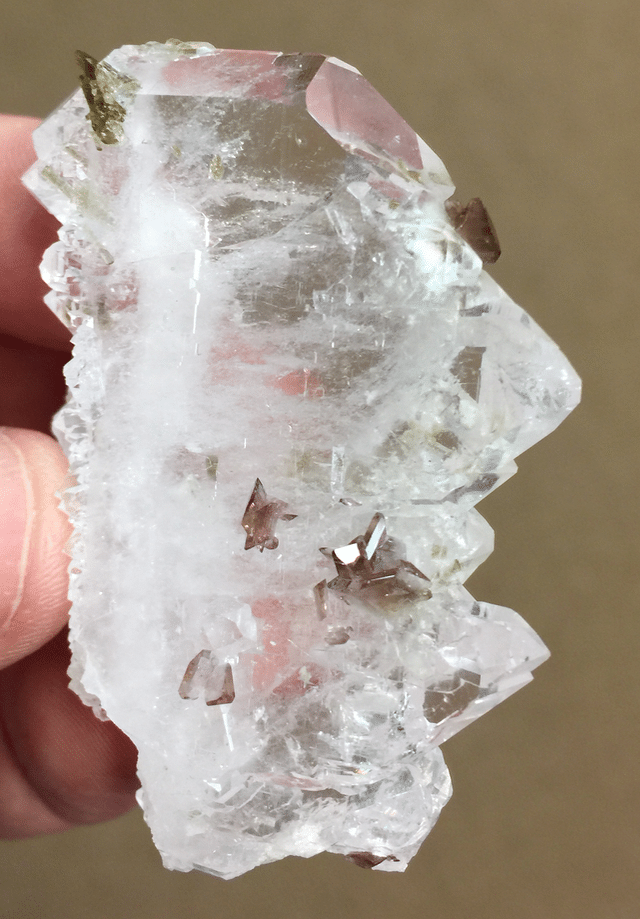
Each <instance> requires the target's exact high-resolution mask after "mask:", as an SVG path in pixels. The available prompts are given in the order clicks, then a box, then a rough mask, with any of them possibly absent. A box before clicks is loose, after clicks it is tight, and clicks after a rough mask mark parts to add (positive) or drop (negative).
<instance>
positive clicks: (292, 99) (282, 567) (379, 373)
mask: <svg viewBox="0 0 640 919" xmlns="http://www.w3.org/2000/svg"><path fill="white" fill-rule="evenodd" d="M80 63H81V66H82V91H78V92H77V93H76V94H75V95H74V96H72V97H71V98H70V99H69V100H68V101H67V102H65V103H64V104H63V105H62V106H61V107H60V108H59V109H58V110H57V111H56V112H54V114H53V115H52V116H51V117H50V118H49V119H48V120H47V121H45V122H44V124H43V125H42V126H41V127H40V128H39V129H38V130H37V131H36V134H35V144H36V149H37V152H38V156H39V161H38V163H37V164H36V166H34V168H33V169H32V170H31V172H30V173H29V174H28V175H27V177H26V180H25V181H26V183H27V185H28V186H29V187H30V188H31V189H32V190H33V191H34V193H35V194H36V195H37V196H38V197H39V198H40V200H41V201H42V202H43V203H44V204H45V205H46V206H47V207H48V208H49V209H50V210H51V211H52V212H53V213H54V214H55V215H56V216H57V217H58V219H59V220H60V221H61V222H62V228H61V230H60V234H59V236H60V239H59V242H57V243H56V244H55V245H54V246H52V247H51V248H50V249H49V250H48V251H47V253H46V255H45V258H44V262H43V275H44V277H45V279H46V280H47V282H48V284H49V286H50V287H51V292H50V293H49V294H48V296H47V302H48V303H49V305H50V306H51V308H52V309H54V310H55V312H56V314H57V315H58V316H59V317H60V318H61V319H62V320H63V321H64V322H66V323H67V324H68V325H69V327H70V328H71V329H72V330H73V340H74V356H73V359H72V361H71V362H70V363H69V364H68V365H67V381H68V385H69V399H68V402H67V405H66V406H65V407H64V408H63V409H62V411H61V412H60V414H59V415H58V417H57V420H56V423H55V430H56V433H57V436H58V438H59V439H60V441H61V443H62V444H63V446H64V448H65V450H66V452H67V454H68V456H69V459H70V462H71V468H72V472H73V474H74V480H73V483H72V484H70V486H69V488H68V490H67V492H66V495H65V499H64V500H65V506H66V508H67V510H68V512H69V514H70V516H71V518H72V520H73V522H74V524H75V537H74V539H73V542H72V545H71V547H70V551H71V553H72V556H73V560H72V564H71V568H70V572H71V574H70V577H71V586H70V592H71V593H70V596H71V599H72V601H73V608H72V614H71V643H72V646H73V652H74V653H73V663H72V667H71V671H70V673H71V676H72V685H73V687H74V688H75V689H76V691H77V692H78V693H79V694H80V695H81V697H82V698H83V699H84V700H85V701H86V702H87V703H88V704H91V705H93V706H94V709H95V710H96V712H97V713H98V714H99V715H100V716H101V717H104V713H105V712H106V715H107V716H108V717H109V718H110V719H112V720H113V721H114V722H115V723H116V724H117V725H119V727H120V728H122V730H123V731H125V732H126V733H127V734H128V735H129V736H130V737H131V738H132V739H133V741H134V742H135V743H136V745H137V746H138V749H139V763H138V768H139V774H140V779H141V782H142V789H141V792H140V795H139V800H140V803H141V805H142V806H143V808H144V810H145V816H146V819H147V821H148V823H149V825H150V827H151V829H152V832H153V836H154V839H155V842H156V844H157V846H158V848H159V849H160V851H161V853H162V856H163V859H164V862H165V864H166V865H167V866H168V867H171V868H177V869H180V870H189V869H190V868H193V867H196V868H200V869H202V870H204V871H208V872H210V873H212V874H216V875H218V876H220V877H227V878H228V877H234V876H236V875H239V874H241V873H243V872H244V871H247V870H248V869H250V868H252V867H253V866H255V865H258V864H261V863H265V862H268V861H273V860H275V859H279V858H282V857H284V856H286V855H291V854H295V855H302V856H310V855H313V854H315V853H317V852H321V851H323V850H328V851H330V852H336V853H341V854H342V855H344V856H345V857H346V858H348V859H349V860H351V861H352V862H354V863H355V864H357V865H360V866H361V867H366V868H375V869H377V870H384V871H398V870H403V869H404V868H405V867H406V865H407V862H408V860H409V859H410V858H411V857H412V856H413V855H414V853H415V852H416V851H417V849H418V847H419V846H420V843H421V842H422V840H423V839H424V838H425V836H426V835H427V833H428V832H429V830H430V829H431V827H432V826H433V824H434V823H435V821H436V819H437V817H438V814H439V813H440V810H441V808H442V807H443V805H444V804H445V803H446V801H447V799H448V797H449V795H450V792H451V788H450V781H449V776H448V772H447V769H446V767H445V765H444V761H443V758H442V754H441V752H440V744H441V743H442V742H443V741H444V740H446V739H447V738H448V737H450V736H451V735H452V734H454V733H455V732H456V731H458V730H460V729H461V728H462V727H464V726H465V725H466V724H468V723H470V722H471V721H473V720H475V719H476V718H477V717H478V716H479V715H481V714H483V713H484V712H485V711H488V710H489V709H491V708H492V707H493V706H495V705H496V704H497V703H499V702H500V701H502V700H503V699H505V698H506V697H507V696H508V695H510V694H511V693H513V692H514V691H515V690H516V689H518V688H520V687H521V686H523V685H524V684H525V683H527V682H528V681H529V679H530V678H531V671H532V670H533V669H534V668H535V667H536V666H537V665H538V664H539V663H541V661H543V660H544V659H545V658H546V656H547V650H546V648H545V647H544V645H543V643H542V642H541V641H540V639H539V638H538V637H537V636H536V635H535V634H534V632H533V631H532V630H531V629H530V628H529V627H528V626H527V624H526V623H525V622H524V621H523V620H522V619H521V618H520V617H519V616H518V615H517V614H516V613H514V612H512V611H511V610H508V609H505V608H501V607H496V606H492V605H490V604H484V603H477V602H476V601H475V600H474V599H473V598H472V597H471V596H470V595H469V593H468V592H467V591H466V590H465V588H464V586H463V584H464V581H465V579H466V578H467V577H468V576H469V574H470V573H471V572H472V571H473V570H474V569H475V568H476V567H477V565H479V564H480V563H481V562H482V561H483V560H484V559H485V558H486V557H487V555H488V554H489V553H490V552H491V549H492V531H491V529H490V527H489V526H488V525H487V524H486V523H485V521H484V520H483V519H482V518H481V517H480V516H479V514H478V513H477V511H476V510H475V509H474V505H475V504H476V503H477V502H478V501H479V500H480V499H481V498H483V497H484V496H485V495H486V494H487V493H488V492H490V491H492V490H493V489H494V488H496V487H497V486H499V485H500V484H501V483H502V482H504V481H505V479H507V478H508V477H509V476H510V475H512V474H513V472H514V471H515V464H514V458H515V457H516V456H517V455H518V454H519V453H521V452H522V451H523V450H525V449H527V447H529V446H531V445H532V444H533V443H535V442H536V441H537V440H539V439H540V438H541V437H543V436H544V435H546V434H547V433H549V432H550V431H551V430H553V428H555V426H556V425H557V424H558V423H559V422H560V421H561V420H562V419H563V418H564V417H565V416H566V415H567V414H568V412H569V411H570V410H571V409H572V408H573V407H574V406H575V405H576V403H577V401H578V399H579V381H578V379H577V377H576V375H575V373H574V372H573V370H572V369H571V367H570V366H569V364H568V362H567V361H566V359H565V358H564V357H563V356H562V354H561V353H560V352H559V351H558V349H557V348H556V346H555V345H554V344H553V343H552V342H551V341H550V340H549V338H547V336H546V335H545V334H544V333H543V332H542V331H541V330H540V328H539V327H538V326H537V325H536V324H535V322H534V321H533V320H532V319H531V318H530V317H529V316H527V314H526V313H524V312H523V311H522V310H521V309H520V308H519V307H518V306H516V305H515V303H513V301H512V300H510V299H509V297H508V296H507V295H506V294H505V293H504V292H503V291H502V290H501V289H500V288H499V287H498V286H497V285H496V284H495V283H494V282H493V281H492V280H491V279H490V278H489V277H488V276H487V275H486V274H485V273H484V271H483V268H482V260H483V259H484V260H485V261H489V262H490V261H495V258H496V257H497V254H499V247H498V243H497V238H496V236H495V231H494V230H493V228H492V225H491V221H490V220H489V218H488V215H487V213H486V210H485V208H484V207H483V205H482V204H481V202H479V201H478V200H477V199H474V201H472V202H470V204H469V205H467V206H466V207H462V205H459V204H456V203H455V202H453V201H452V200H451V195H452V192H453V187H452V184H451V181H450V179H449V176H448V175H447V172H446V170H445V168H444V166H443V165H442V163H441V162H440V160H439V159H438V157H437V156H436V155H435V154H434V153H433V152H432V151H431V150H430V149H429V148H428V147H427V146H426V144H425V143H424V142H423V141H422V140H421V139H420V138H419V137H417V135H416V134H415V133H414V132H413V131H412V130H411V129H410V128H409V126H408V125H407V124H406V123H405V122H404V121H403V120H402V119H401V118H400V116H399V115H398V114H397V113H396V112H394V111H393V109H392V108H391V106H390V105H389V104H388V103H387V102H385V101H384V100H383V99H382V98H381V97H380V96H379V95H378V94H377V93H376V91H375V90H374V89H373V88H372V87H371V86H370V84H369V83H367V82H366V81H365V80H364V78H363V77H362V76H361V75H360V74H359V73H358V72H357V71H356V70H354V69H353V68H352V67H349V66H348V65H346V64H343V63H341V62H340V61H337V60H334V59H332V58H325V57H323V56H322V55H316V54H286V55H279V54H275V53H270V52H264V51H259V52H249V51H220V50H217V49H214V48H213V47H212V46H210V45H207V44H201V43H182V42H169V43H167V44H164V45H161V44H155V43H151V44H148V45H145V46H140V47H133V46H127V47H124V48H122V49H120V50H118V51H114V52H113V53H112V54H111V55H109V57H108V58H107V60H106V61H105V62H102V63H98V62H96V61H95V60H94V59H92V58H90V57H89V56H88V55H81V56H80ZM87 109H89V111H88V112H87ZM474 250H475V251H474ZM263 483H264V484H263ZM276 530H277V535H276ZM256 548H257V549H258V550H259V551H258V552H254V551H245V550H250V549H256ZM265 549H267V550H269V551H266V552H265V551H263V550H265Z"/></svg>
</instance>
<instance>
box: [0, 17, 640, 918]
mask: <svg viewBox="0 0 640 919" xmlns="http://www.w3.org/2000/svg"><path fill="white" fill-rule="evenodd" d="M0 24H1V25H2V29H1V30H0V109H4V110H5V111H9V112H25V113H32V114H38V115H44V114H46V113H47V111H48V110H50V109H51V108H53V107H54V106H55V105H57V104H58V102H60V101H61V100H62V99H63V98H64V96H65V95H66V94H67V93H68V92H70V91H71V90H72V89H73V88H74V87H75V79H76V76H75V67H74V62H73V51H74V50H75V49H76V48H77V47H80V48H82V49H84V50H86V51H88V52H90V53H91V54H93V55H95V56H97V57H102V56H104V55H105V54H106V53H107V52H108V51H109V50H111V48H112V47H114V46H117V45H120V44H123V43H137V42H143V41H147V40H150V39H160V40H163V39H166V38H169V37H178V38H183V39H187V40H188V39H197V40H209V41H211V42H213V43H214V44H217V45H218V46H220V47H241V48H251V47H257V48H259V47H262V48H270V49H274V50H284V51H294V50H317V51H323V52H325V53H329V54H333V55H337V56H338V57H342V58H344V59H346V60H347V61H349V62H350V63H352V64H354V65H356V66H357V67H358V68H359V69H360V70H361V71H362V72H363V73H364V74H365V75H366V76H367V77H368V78H369V79H370V81H371V82H372V83H373V84H374V85H375V86H376V88H377V89H378V90H379V91H381V92H382V94H383V95H385V96H386V97H387V98H388V99H389V100H390V101H391V102H392V104H394V106H395V107H396V108H397V109H398V110H399V111H400V112H401V113H402V114H403V115H404V116H405V118H406V119H407V120H408V121H409V122H410V123H411V124H412V125H413V127H415V128H416V129H417V130H418V132H419V133H420V134H421V135H422V136H423V137H424V138H425V139H426V140H427V142H428V143H429V144H430V145H431V146H433V148H434V149H435V150H436V151H437V152H438V153H439V154H440V156H441V157H442V158H443V160H444V161H445V163H446V164H447V166H448V168H449V171H450V172H451V174H452V176H453V178H454V180H455V181H457V183H458V186H459V190H460V195H461V197H463V198H465V199H466V198H468V197H470V196H472V195H480V196H481V197H482V198H483V199H484V201H485V202H486V203H487V205H488V207H489V208H490V212H491V214H492V217H493V219H494V222H495V224H496V226H497V228H498V231H499V234H500V239H501V241H502V245H503V256H502V259H501V261H500V263H499V266H498V267H497V268H496V270H495V271H494V272H492V273H493V274H494V276H495V277H496V278H497V279H498V280H499V281H500V283H502V284H503V286H505V287H506V289H507V290H508V291H509V292H510V293H511V295H512V296H513V297H514V298H515V299H516V300H517V301H518V302H520V303H521V304H522V305H523V306H525V308H527V309H528V310H529V311H530V312H531V314H532V315H533V316H534V318H535V319H536V320H537V321H538V322H540V323H541V324H542V326H543V327H544V328H545V329H546V330H547V331H548V332H549V333H550V334H551V335H552V336H553V337H554V338H555V339H556V340H557V341H558V342H559V343H560V345H561V346H562V347H563V348H564V350H565V351H566V353H567V355H568V356H569V358H570V359H571V360H572V361H573V363H574V364H575V366H576V369H577V370H578V371H579V373H581V375H582V376H583V378H584V390H585V392H584V403H583V405H582V407H581V408H580V409H578V411H577V412H576V413H575V414H574V416H573V417H572V418H571V419H570V420H569V421H568V422H566V423H565V425H564V426H563V427H562V428H561V429H560V431H559V432H557V433H556V434H555V435H553V436H551V437H550V438H549V439H548V440H546V441H545V442H544V443H543V444H541V445H539V446H537V447H535V448H534V449H533V450H531V451H530V452H529V453H528V454H527V455H526V456H525V457H524V458H523V459H522V461H521V464H520V473H519V474H518V476H516V478H515V479H512V480H511V481H509V482H508V483H507V484H505V485H504V487H503V488H502V489H500V491H499V492H498V493H496V494H495V495H494V496H492V497H491V498H490V499H488V500H487V501H485V502H484V504H483V505H482V506H481V510H482V512H483V513H484V514H485V515H486V516H487V517H488V519H489V520H490V522H491V523H492V525H493V526H494V527H495V529H496V536H497V539H496V551H495V553H494V555H493V556H492V558H491V559H490V560H489V561H488V562H487V563H486V564H485V565H484V566H483V568H482V569H481V571H480V572H479V573H478V574H477V575H475V576H474V578H473V580H472V582H470V587H471V589H472V590H473V592H474V593H475V594H476V596H478V597H479V598H481V599H484V600H489V601H493V602H496V603H501V604H505V605H509V606H512V607H514V608H515V609H517V610H518V611H519V612H520V613H522V614H523V615H524V616H525V617H526V618H527V619H528V620H529V622H531V624H532V625H533V626H534V627H535V628H536V629H537V630H538V631H539V633H540V634H541V635H542V636H543V638H544V639H545V640H546V642H547V643H548V644H549V646H550V648H551V649H552V652H553V657H552V659H551V661H550V662H549V663H548V664H545V665H544V667H543V668H541V669H540V670H539V671H538V674H537V677H536V680H535V682H534V684H533V685H532V686H530V687H528V688H527V689H525V690H523V691H522V692H521V693H520V694H518V695H517V696H515V697H513V698H512V699H510V700H508V701H507V702H506V703H505V704H504V705H503V706H501V707H500V708H499V709H498V710H497V711H495V712H493V713H491V714H489V715H487V716H486V717H485V718H484V719H482V720H481V721H480V722H479V723H477V724H476V725H474V726H473V727H471V728H470V729H468V730H466V731H465V732H464V733H463V734H462V735H460V736H458V737H457V738H455V739H454V740H452V741H450V742H449V743H448V744H447V745H446V748H445V754H446V757H447V761H448V764H449V766H450V768H451V771H452V775H453V780H454V786H455V792H454V797H453V799H452V802H451V803H450V804H449V805H448V806H447V807H446V808H445V810H444V812H443V815H442V817H441V819H440V822H439V823H438V825H437V827H436V829H435V830H434V832H433V833H432V835H431V836H430V838H429V839H428V840H427V842H426V843H425V845H424V847H423V849H422V851H421V852H420V854H419V855H418V856H417V857H416V859H415V860H414V862H413V863H412V864H411V866H410V868H409V870H408V871H407V873H406V874H405V875H404V876H402V875H389V874H379V873H375V872H366V871H362V870H360V869H358V868H356V867H354V866H352V865H349V864H347V863H346V862H343V861H342V860H341V859H339V858H338V857H333V856H322V857H318V858H315V859H313V860H311V861H303V860H297V859H289V860H287V861H286V862H284V863H281V864H278V865H272V866H268V867H264V868H261V869H258V870H256V871H254V872H252V873H251V874H249V875H247V876H245V877H243V878H240V879H237V880H234V881H228V882H224V881H218V880H216V879H213V878H210V877H205V876H203V875H198V874H191V875H181V874H174V873H170V872H167V871H165V870H164V869H163V868H162V867H161V865H160V860H159V857H158V856H157V854H156V852H155V850H154V849H153V847H152V845H151V843H150V841H149V836H148V834H147V831H146V829H145V827H144V824H143V822H142V820H141V817H140V815H139V814H138V813H134V814H132V815H130V816H128V817H126V818H124V819H122V820H119V821H116V822H115V823H112V824H109V825H103V826H99V827H92V828H86V829H81V830H77V831H74V832H71V833H69V834H67V835H63V836H58V837H52V838H42V839H37V840H33V841H28V842H20V843H6V842H5V843H0V916H1V917H2V919H5V917H6V919H35V917H38V919H42V917H44V919H115V917H122V919H182V917H185V919H205V917H207V919H209V917H211V919H240V917H245V916H246V917H252V916H256V917H259V919H324V917H333V916H336V917H340V919H387V917H393V919H417V917H420V919H431V917H434V919H636V917H638V915H640V903H639V896H638V894H639V893H640V812H639V806H638V805H639V804H640V787H639V784H640V783H639V775H640V769H639V765H638V762H639V760H640V744H639V739H638V723H639V720H640V719H639V715H640V710H639V709H640V706H639V699H640V680H639V678H638V673H639V671H640V667H639V664H638V645H639V641H638V636H639V632H640V628H639V626H638V623H637V616H638V593H639V591H638V584H639V578H638V543H639V537H638V506H637V505H638V499H637V490H638V478H639V477H638V473H637V467H638V455H637V453H638V451H637V443H638V433H639V431H638V428H639V412H638V405H637V403H638V394H639V392H640V387H639V386H638V360H637V350H638V325H639V318H638V309H639V304H638V293H637V288H638V281H639V273H640V270H639V266H638V245H637V238H638V229H637V225H638V214H639V195H638V191H639V187H638V186H639V179H638V176H639V174H640V169H639V167H638V149H637V148H638V141H639V140H640V92H639V91H638V87H639V84H640V58H639V56H638V51H637V47H638V39H639V37H640V35H639V29H640V7H639V5H638V3H637V2H636V0H629V2H626V0H582V2H579V0H576V2H568V0H537V2H536V3H531V2H529V3H526V2H524V0H520V2H512V0H446V2H445V0H397V2H396V3H392V2H391V0H372V2H369V3H359V2H358V0H324V2H317V0H316V2H309V3H306V4H305V3H302V2H299V0H284V2H280V3H276V2H274V0H235V2H234V0H228V2H227V3H224V4H223V3H220V2H219V3H216V2H214V0H209V2H198V0H181V2H180V3H175V2H173V3H168V2H164V0H163V2H155V3H154V2H136V0H113V2H104V3H100V4H97V3H92V2H91V0H88V2H87V0H83V2H80V0H32V2H30V3H25V4H18V3H17V2H14V3H11V4H9V5H5V8H4V10H3V12H2V13H1V14H0Z"/></svg>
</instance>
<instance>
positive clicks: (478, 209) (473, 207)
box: [445, 198, 501, 265]
mask: <svg viewBox="0 0 640 919" xmlns="http://www.w3.org/2000/svg"><path fill="white" fill-rule="evenodd" d="M445 207H446V209H447V214H448V215H449V218H450V220H451V223H452V224H453V225H454V227H455V228H456V230H457V231H458V233H459V234H460V236H462V238H463V239H464V240H465V242H468V243H469V245H470V246H471V248H472V249H473V251H474V252H476V253H477V254H478V255H479V256H480V258H481V259H482V261H483V262H484V263H485V264H486V265H493V263H494V262H497V261H498V259H499V258H500V251H501V250H500V243H499V242H498V235H497V233H496V230H495V227H494V225H493V223H492V222H491V217H489V214H488V213H487V209H486V207H485V206H484V204H483V203H482V201H481V200H480V198H472V199H471V201H469V203H468V204H467V205H464V204H460V202H459V201H454V200H453V198H449V200H448V201H447V202H446V203H445Z"/></svg>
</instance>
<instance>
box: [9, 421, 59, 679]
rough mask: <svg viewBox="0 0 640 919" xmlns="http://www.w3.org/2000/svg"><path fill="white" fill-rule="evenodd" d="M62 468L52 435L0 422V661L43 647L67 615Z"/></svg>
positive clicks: (19, 656) (10, 659)
mask: <svg viewBox="0 0 640 919" xmlns="http://www.w3.org/2000/svg"><path fill="white" fill-rule="evenodd" d="M66 474H67V462H66V459H65V457H64V454H63V453H62V450H61V449H60V447H59V445H58V444H57V443H56V442H55V441H54V440H53V439H52V438H51V437H47V435H45V434H41V433H39V432H38V431H27V430H22V429H19V428H0V667H6V666H7V665H8V664H11V663H13V662H14V661H16V660H19V659H20V658H22V657H24V656H25V655H27V654H30V653H31V652H33V651H35V650H36V649H37V648H39V647H41V646H42V645H43V644H45V642H47V641H48V640H49V639H50V638H51V637H52V636H53V635H55V634H56V633H57V632H58V631H59V630H60V629H61V628H62V626H63V625H64V624H65V623H66V621H67V615H68V611H69V602H68V600H67V589H68V588H67V585H68V578H67V567H68V565H69V558H68V556H67V555H66V554H65V552H64V546H65V544H66V542H67V540H68V539H69V536H70V533H71V527H70V524H69V520H68V518H67V516H66V515H65V514H64V513H63V512H62V511H61V510H60V508H59V506H58V503H59V499H58V498H57V497H56V492H59V491H60V490H61V489H62V487H63V484H64V481H65V477H66Z"/></svg>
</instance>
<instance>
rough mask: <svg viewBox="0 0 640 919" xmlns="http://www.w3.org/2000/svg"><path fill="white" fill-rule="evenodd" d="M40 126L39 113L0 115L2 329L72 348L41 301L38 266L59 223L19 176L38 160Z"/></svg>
mask: <svg viewBox="0 0 640 919" xmlns="http://www.w3.org/2000/svg"><path fill="white" fill-rule="evenodd" d="M37 126H38V119H37V118H27V117H23V116H19V115H0V333H4V334H6V335H12V336H14V337H16V338H21V339H23V340H24V341H28V342H31V343H33V344H38V345H44V346H46V347H49V348H59V349H64V350H69V347H70V345H69V341H70V334H69V331H68V330H67V329H66V328H65V327H64V326H63V325H62V323H61V322H60V320H59V319H57V318H56V317H55V316H54V315H53V313H52V312H51V310H50V309H49V308H48V307H47V306H46V304H45V303H44V302H43V297H44V295H45V294H46V292H47V289H48V288H47V286H46V285H45V283H44V281H43V280H42V278H41V277H40V270H39V266H40V262H41V260H42V254H43V252H44V250H45V249H46V248H47V247H48V246H50V245H51V244H52V243H53V242H55V240H56V232H57V228H58V226H59V224H58V221H57V220H56V219H55V218H54V217H52V216H51V214H48V213H47V211H45V209H44V208H43V207H42V205H41V204H39V203H38V202H37V201H36V199H35V198H34V197H33V195H31V193H30V192H28V191H27V189H26V188H25V187H24V186H23V185H22V183H21V181H20V179H21V176H22V175H23V174H24V172H25V171H26V170H27V169H28V168H29V166H30V165H31V164H32V163H33V161H34V160H35V152H34V149H33V143H32V140H31V134H32V132H33V130H34V128H36V127H37Z"/></svg>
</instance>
